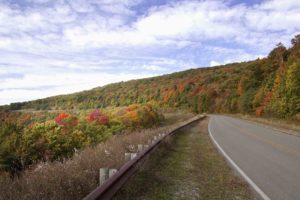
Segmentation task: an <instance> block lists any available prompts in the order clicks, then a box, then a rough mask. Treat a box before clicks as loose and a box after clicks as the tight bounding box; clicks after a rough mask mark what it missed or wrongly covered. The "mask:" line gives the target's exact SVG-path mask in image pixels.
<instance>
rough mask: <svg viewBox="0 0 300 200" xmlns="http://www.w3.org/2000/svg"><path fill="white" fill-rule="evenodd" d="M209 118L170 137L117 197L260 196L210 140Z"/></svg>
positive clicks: (187, 199) (251, 199) (144, 199)
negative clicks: (236, 172)
mask: <svg viewBox="0 0 300 200" xmlns="http://www.w3.org/2000/svg"><path fill="white" fill-rule="evenodd" d="M207 125H208V119H204V120H202V121H200V122H195V123H193V124H192V125H190V126H187V127H185V128H183V129H181V130H179V131H178V132H177V134H175V135H174V136H172V137H169V141H168V143H165V142H164V145H160V146H159V147H158V149H157V150H156V151H155V152H153V153H152V154H150V156H149V158H147V159H146V161H145V162H144V163H143V164H142V166H141V167H140V169H139V171H138V172H137V173H136V174H135V175H133V176H132V177H131V178H130V179H129V181H127V183H126V185H125V186H124V187H123V188H122V189H121V190H120V191H119V192H118V193H117V195H116V196H115V197H114V198H113V199H114V200H152V199H160V200H169V199H172V200H177V199H178V200H195V199H205V200H206V199H220V200H221V199H232V200H238V199H243V200H254V199H258V198H257V197H256V194H254V193H253V192H252V190H251V189H250V187H249V186H248V185H247V183H245V182H244V181H243V180H242V179H241V178H240V177H239V176H236V175H235V172H234V171H232V170H231V168H230V166H228V164H227V162H226V160H225V159H224V158H223V156H222V155H220V154H219V152H218V151H217V149H216V148H215V146H214V145H213V143H212V142H211V140H210V137H209V135H208V130H207Z"/></svg>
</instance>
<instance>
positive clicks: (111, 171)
mask: <svg viewBox="0 0 300 200" xmlns="http://www.w3.org/2000/svg"><path fill="white" fill-rule="evenodd" d="M117 171H118V170H116V169H109V173H108V177H109V178H110V177H112V176H113V175H114V174H115V173H117Z"/></svg>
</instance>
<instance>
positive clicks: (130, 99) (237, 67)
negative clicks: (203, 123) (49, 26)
mask: <svg viewBox="0 0 300 200" xmlns="http://www.w3.org/2000/svg"><path fill="white" fill-rule="evenodd" d="M146 102H152V103H153V104H158V105H160V106H168V107H179V108H184V109H190V110H192V111H194V112H228V113H237V112H238V113H256V114H257V115H258V116H262V115H268V116H274V117H280V118H290V117H294V118H296V119H297V120H299V118H300V117H299V112H300V35H297V36H295V38H294V39H292V46H291V47H290V48H288V49H287V48H286V47H284V46H283V45H282V44H281V43H279V44H278V45H277V46H276V48H275V49H273V50H272V51H271V52H270V54H269V56H268V57H267V58H264V59H257V60H255V61H251V62H242V63H233V64H228V65H224V66H218V67H213V68H199V69H190V70H187V71H182V72H177V73H173V74H170V75H164V76H158V77H153V78H147V79H141V80H132V81H128V82H120V83H116V84H110V85H107V86H104V87H99V88H95V89H92V90H89V91H83V92H79V93H74V94H71V95H63V96H55V97H49V98H46V99H40V100H36V101H30V102H24V103H13V104H11V105H10V106H4V107H1V110H6V111H9V110H19V109H36V110H51V109H53V110H57V109H87V108H99V107H107V106H123V105H129V104H132V103H146ZM297 114H298V115H297Z"/></svg>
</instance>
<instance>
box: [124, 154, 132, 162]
mask: <svg viewBox="0 0 300 200" xmlns="http://www.w3.org/2000/svg"><path fill="white" fill-rule="evenodd" d="M130 159H131V153H125V162H127V161H129V160H130Z"/></svg>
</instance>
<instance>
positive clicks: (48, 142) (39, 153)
mask: <svg viewBox="0 0 300 200" xmlns="http://www.w3.org/2000/svg"><path fill="white" fill-rule="evenodd" d="M161 119H162V118H161V115H159V114H158V113H157V111H156V110H155V109H153V107H152V106H150V105H138V104H135V105H131V106H127V107H121V108H114V109H111V110H109V109H106V110H105V111H104V110H99V109H96V110H93V111H80V112H61V113H45V112H41V113H30V112H29V113H21V112H20V113H18V112H10V113H7V112H5V113H0V120H1V123H0V136H1V141H0V173H1V169H2V170H7V171H10V172H11V173H12V174H15V173H17V172H19V171H20V170H22V169H24V168H26V167H27V166H30V165H31V164H33V163H35V162H37V161H54V160H61V159H63V158H66V157H70V156H72V155H73V153H74V149H81V148H83V147H86V146H90V145H96V144H98V143H99V142H102V141H104V140H106V139H107V138H109V137H110V136H112V135H114V134H120V133H121V132H122V131H124V130H126V129H130V130H132V129H139V128H144V127H151V126H155V125H157V124H158V123H159V121H160V120H161Z"/></svg>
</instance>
